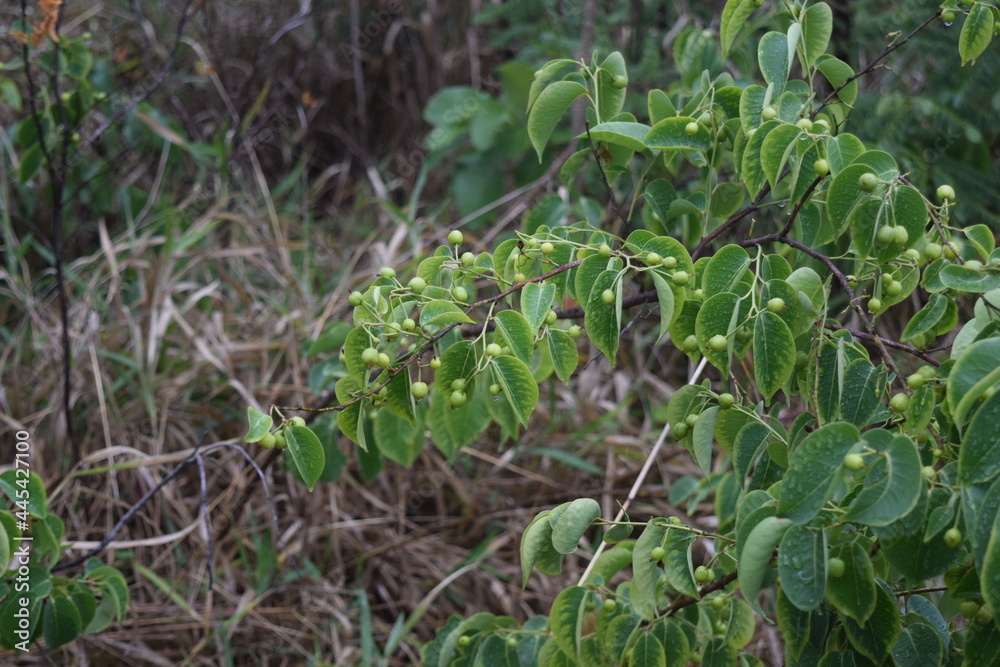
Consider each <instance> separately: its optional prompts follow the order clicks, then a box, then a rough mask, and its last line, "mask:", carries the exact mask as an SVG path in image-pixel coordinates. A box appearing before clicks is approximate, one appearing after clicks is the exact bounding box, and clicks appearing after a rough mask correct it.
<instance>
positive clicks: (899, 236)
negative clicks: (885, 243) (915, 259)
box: [893, 225, 910, 245]
mask: <svg viewBox="0 0 1000 667" xmlns="http://www.w3.org/2000/svg"><path fill="white" fill-rule="evenodd" d="M893 231H894V232H895V234H896V238H895V239H893V242H894V243H895V244H896V245H906V244H907V243H908V242H909V240H910V233H909V232H908V231H906V227H903V226H901V225H897V226H896V227H894V228H893Z"/></svg>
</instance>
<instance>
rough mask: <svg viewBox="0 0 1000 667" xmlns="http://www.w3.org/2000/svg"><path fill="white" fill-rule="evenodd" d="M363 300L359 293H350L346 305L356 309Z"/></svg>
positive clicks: (362, 295) (363, 297)
mask: <svg viewBox="0 0 1000 667" xmlns="http://www.w3.org/2000/svg"><path fill="white" fill-rule="evenodd" d="M364 300H365V295H364V294H362V293H361V292H351V296H349V297H347V303H349V304H351V306H352V307H353V308H357V307H358V306H360V305H361V303H362V302H363V301H364Z"/></svg>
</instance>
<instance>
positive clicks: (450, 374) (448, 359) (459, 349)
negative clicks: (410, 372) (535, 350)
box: [434, 340, 511, 398]
mask: <svg viewBox="0 0 1000 667" xmlns="http://www.w3.org/2000/svg"><path fill="white" fill-rule="evenodd" d="M497 358H498V359H499V358H500V357H497ZM508 358H511V357H508ZM476 370H477V366H476V347H475V345H474V344H473V343H472V341H468V340H460V341H458V342H457V343H455V344H454V345H452V346H451V347H449V348H448V349H447V350H445V351H444V353H443V354H442V355H441V368H439V369H437V372H436V373H435V374H434V385H435V386H436V387H437V389H438V391H440V392H441V394H442V395H443V396H445V397H448V396H451V392H452V387H451V384H452V382H454V381H455V380H459V379H461V380H465V389H463V391H464V392H465V393H466V394H467V395H468V397H469V398H472V394H473V392H474V391H475V386H476V385H475V382H473V378H474V377H475V374H476Z"/></svg>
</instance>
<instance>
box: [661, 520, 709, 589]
mask: <svg viewBox="0 0 1000 667" xmlns="http://www.w3.org/2000/svg"><path fill="white" fill-rule="evenodd" d="M695 538H696V536H695V534H694V533H692V532H690V531H687V530H680V529H678V528H668V529H667V532H666V535H665V536H664V538H663V542H662V543H661V545H660V546H662V547H663V550H664V551H665V552H666V553H665V555H664V556H663V561H662V562H663V572H664V574H665V575H666V576H667V581H668V582H670V585H671V586H673V587H674V588H676V589H677V590H678V591H679V592H680V593H682V594H684V595H686V596H688V597H690V598H694V599H695V600H700V599H701V595H700V594H699V593H698V583H697V582H696V581H695V578H694V563H693V562H692V558H691V546H692V545H693V544H694V541H695Z"/></svg>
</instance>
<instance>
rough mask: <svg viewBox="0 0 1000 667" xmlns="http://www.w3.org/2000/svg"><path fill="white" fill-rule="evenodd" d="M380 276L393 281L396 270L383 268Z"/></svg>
mask: <svg viewBox="0 0 1000 667" xmlns="http://www.w3.org/2000/svg"><path fill="white" fill-rule="evenodd" d="M378 274H379V275H380V276H382V277H383V278H389V279H392V278H395V277H396V270H395V269H393V268H391V267H388V266H383V267H382V270H381V271H379V272H378Z"/></svg>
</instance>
